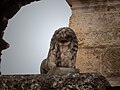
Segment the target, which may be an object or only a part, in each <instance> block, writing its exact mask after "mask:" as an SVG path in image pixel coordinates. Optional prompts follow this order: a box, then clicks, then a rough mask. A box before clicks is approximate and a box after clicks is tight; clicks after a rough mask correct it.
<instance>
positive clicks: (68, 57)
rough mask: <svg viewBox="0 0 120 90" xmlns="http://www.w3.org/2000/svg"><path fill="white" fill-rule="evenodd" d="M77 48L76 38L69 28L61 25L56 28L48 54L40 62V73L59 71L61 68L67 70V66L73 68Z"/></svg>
mask: <svg viewBox="0 0 120 90" xmlns="http://www.w3.org/2000/svg"><path fill="white" fill-rule="evenodd" d="M77 50H78V40H77V37H76V35H75V33H74V31H73V30H72V29H71V28H69V27H63V28H60V29H58V30H56V31H55V33H54V35H53V37H52V39H51V43H50V49H49V53H48V56H47V58H46V59H44V60H43V62H42V64H41V67H40V72H41V74H47V73H49V72H54V71H56V72H57V71H58V72H59V71H60V70H61V68H64V69H65V68H66V70H68V71H69V69H67V68H71V69H70V70H72V69H75V63H76V54H77ZM62 72H63V71H62Z"/></svg>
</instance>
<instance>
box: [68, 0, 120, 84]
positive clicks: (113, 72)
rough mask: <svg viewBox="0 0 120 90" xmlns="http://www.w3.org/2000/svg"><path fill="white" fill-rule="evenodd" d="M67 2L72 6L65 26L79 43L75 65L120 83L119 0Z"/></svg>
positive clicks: (81, 69)
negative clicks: (70, 14)
mask: <svg viewBox="0 0 120 90" xmlns="http://www.w3.org/2000/svg"><path fill="white" fill-rule="evenodd" d="M67 1H68V3H69V5H70V6H72V7H71V9H72V16H71V17H70V24H69V26H70V27H71V28H72V29H73V30H74V31H75V33H76V35H77V38H78V44H79V49H78V55H77V61H76V62H77V63H76V65H77V68H80V71H81V72H98V73H102V75H104V76H105V77H107V79H109V80H110V82H111V84H112V85H119V86H120V0H67ZM112 78H114V79H112ZM115 78H116V79H115Z"/></svg>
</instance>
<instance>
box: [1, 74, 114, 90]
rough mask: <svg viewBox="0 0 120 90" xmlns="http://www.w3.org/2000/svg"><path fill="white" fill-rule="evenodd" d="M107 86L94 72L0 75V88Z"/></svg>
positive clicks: (89, 89) (84, 89)
mask: <svg viewBox="0 0 120 90" xmlns="http://www.w3.org/2000/svg"><path fill="white" fill-rule="evenodd" d="M108 88H113V87H111V85H110V84H109V82H108V81H107V80H106V79H105V77H103V76H102V75H99V74H96V73H72V74H70V73H68V74H64V75H58V74H55V75H54V74H53V75H52V74H51V75H48V74H41V75H39V74H38V75H5V76H4V75H3V76H0V90H109V89H108ZM114 90H115V89H114Z"/></svg>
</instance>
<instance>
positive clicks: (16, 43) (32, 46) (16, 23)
mask: <svg viewBox="0 0 120 90" xmlns="http://www.w3.org/2000/svg"><path fill="white" fill-rule="evenodd" d="M70 15H71V11H70V8H69V6H68V5H67V3H66V1H65V0H43V1H40V2H33V3H31V4H29V5H27V6H23V7H22V8H21V9H20V10H19V11H18V13H17V14H16V15H15V16H14V17H13V18H12V19H11V20H9V23H8V26H7V28H6V30H5V35H4V39H5V40H6V41H8V42H9V44H10V48H9V49H7V50H5V51H2V53H3V55H2V64H1V67H2V68H1V69H2V74H3V75H4V74H38V73H39V66H40V63H41V61H42V60H43V59H44V58H46V56H47V52H48V49H49V42H50V39H51V37H52V34H53V32H54V31H55V30H56V29H58V28H60V27H63V26H68V23H69V17H70Z"/></svg>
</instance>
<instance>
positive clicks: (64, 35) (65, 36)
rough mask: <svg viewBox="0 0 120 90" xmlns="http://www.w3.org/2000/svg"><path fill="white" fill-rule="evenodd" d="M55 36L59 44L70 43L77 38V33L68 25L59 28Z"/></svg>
mask: <svg viewBox="0 0 120 90" xmlns="http://www.w3.org/2000/svg"><path fill="white" fill-rule="evenodd" d="M53 37H54V39H55V40H56V43H58V44H59V45H69V44H70V43H71V42H72V40H74V39H76V37H75V33H74V32H73V31H72V30H71V29H70V28H68V27H65V28H60V29H58V30H57V31H56V32H55V34H54V36H53Z"/></svg>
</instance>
